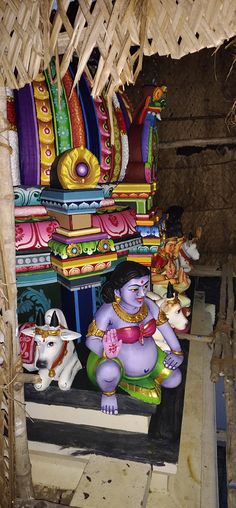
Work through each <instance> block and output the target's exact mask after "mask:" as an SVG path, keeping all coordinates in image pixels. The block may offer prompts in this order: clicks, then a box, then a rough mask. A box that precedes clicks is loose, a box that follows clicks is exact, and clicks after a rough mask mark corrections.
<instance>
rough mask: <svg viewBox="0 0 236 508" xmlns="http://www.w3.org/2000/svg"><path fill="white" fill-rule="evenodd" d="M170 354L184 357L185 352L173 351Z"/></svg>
mask: <svg viewBox="0 0 236 508" xmlns="http://www.w3.org/2000/svg"><path fill="white" fill-rule="evenodd" d="M170 352H171V353H173V354H174V355H176V356H184V353H183V351H174V349H171V350H170Z"/></svg>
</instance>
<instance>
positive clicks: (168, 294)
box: [166, 282, 174, 298]
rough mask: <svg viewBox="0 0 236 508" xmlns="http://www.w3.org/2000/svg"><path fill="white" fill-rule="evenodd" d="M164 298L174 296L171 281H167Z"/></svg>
mask: <svg viewBox="0 0 236 508" xmlns="http://www.w3.org/2000/svg"><path fill="white" fill-rule="evenodd" d="M166 298H174V288H173V286H172V284H171V282H168V286H167V295H166Z"/></svg>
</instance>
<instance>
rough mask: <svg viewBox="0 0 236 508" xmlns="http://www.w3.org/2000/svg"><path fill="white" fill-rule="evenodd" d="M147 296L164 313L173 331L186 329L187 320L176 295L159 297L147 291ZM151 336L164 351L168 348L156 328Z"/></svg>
mask: <svg viewBox="0 0 236 508" xmlns="http://www.w3.org/2000/svg"><path fill="white" fill-rule="evenodd" d="M147 296H148V298H150V299H151V300H154V301H155V302H156V304H157V305H158V307H159V308H160V309H161V310H162V311H163V312H164V313H165V315H166V317H167V319H168V322H169V324H170V326H171V327H172V328H174V329H175V331H178V332H181V331H182V332H183V331H184V330H186V328H187V325H188V320H187V318H186V317H185V315H184V313H183V310H182V308H181V303H180V301H179V299H178V298H177V296H176V295H174V296H173V297H171V298H167V297H165V298H161V297H160V296H159V295H157V294H156V293H153V292H152V291H149V292H148V293H147ZM153 338H154V340H155V342H156V344H157V345H158V346H159V347H160V348H161V349H163V350H164V351H168V350H169V349H170V348H169V346H168V345H167V343H166V341H165V340H164V338H163V336H162V334H161V332H160V331H159V330H156V332H155V333H154V335H153Z"/></svg>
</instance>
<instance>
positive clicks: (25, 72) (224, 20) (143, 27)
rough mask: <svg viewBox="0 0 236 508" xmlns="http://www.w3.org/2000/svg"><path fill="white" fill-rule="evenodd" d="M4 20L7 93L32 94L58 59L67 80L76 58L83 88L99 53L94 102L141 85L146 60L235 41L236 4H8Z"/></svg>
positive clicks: (22, 0) (133, 0)
mask: <svg viewBox="0 0 236 508" xmlns="http://www.w3.org/2000/svg"><path fill="white" fill-rule="evenodd" d="M55 7H56V9H55ZM71 13H72V14H71ZM0 20H1V21H0V23H1V25H0V27H1V39H0V85H6V86H8V87H10V88H19V87H22V86H24V85H25V84H26V83H29V82H31V81H32V80H33V79H35V77H36V76H37V74H38V73H39V71H40V70H42V69H45V68H46V67H48V64H49V61H50V59H51V58H52V57H53V56H55V57H56V58H57V64H58V70H59V68H60V74H61V76H63V75H64V74H65V72H66V70H67V68H68V66H69V63H70V60H71V57H72V55H73V54H74V53H75V54H77V55H78V57H79V63H78V69H77V74H76V78H75V79H76V81H78V80H79V78H80V76H81V74H82V72H83V71H84V70H85V69H86V67H87V63H88V60H89V58H90V56H91V54H92V52H93V51H94V48H95V47H96V48H97V55H98V67H97V70H96V74H95V76H94V77H93V78H94V79H93V95H99V94H100V93H101V91H102V90H103V89H104V88H106V89H107V91H108V92H109V95H111V94H112V92H113V91H114V90H115V89H117V88H118V87H119V86H120V85H123V84H126V83H134V82H135V80H136V78H137V76H138V73H139V71H140V70H141V67H142V59H143V55H153V54H154V53H158V54H159V55H170V56H171V57H172V58H181V57H182V56H183V55H186V54H188V53H192V52H195V51H199V50H200V49H202V48H205V47H208V48H209V47H217V46H219V45H220V44H221V43H222V42H223V41H224V40H227V39H229V38H231V37H233V36H234V35H235V34H236V2H235V0H115V1H112V0H97V1H94V0H79V2H78V1H75V2H70V0H58V1H57V2H56V1H53V0H1V2H0ZM59 53H61V54H63V57H62V59H61V61H60V63H59V58H58V54H59Z"/></svg>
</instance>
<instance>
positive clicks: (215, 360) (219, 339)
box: [211, 264, 227, 383]
mask: <svg viewBox="0 0 236 508" xmlns="http://www.w3.org/2000/svg"><path fill="white" fill-rule="evenodd" d="M226 283H227V265H226V264H224V265H223V267H222V277H221V286H220V308H219V314H218V318H219V320H218V323H217V325H216V329H215V332H214V345H213V354H212V358H211V381H213V383H216V382H217V381H219V376H220V375H222V370H221V362H220V361H219V360H220V359H221V357H222V354H223V342H224V340H225V324H224V320H225V307H226Z"/></svg>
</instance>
